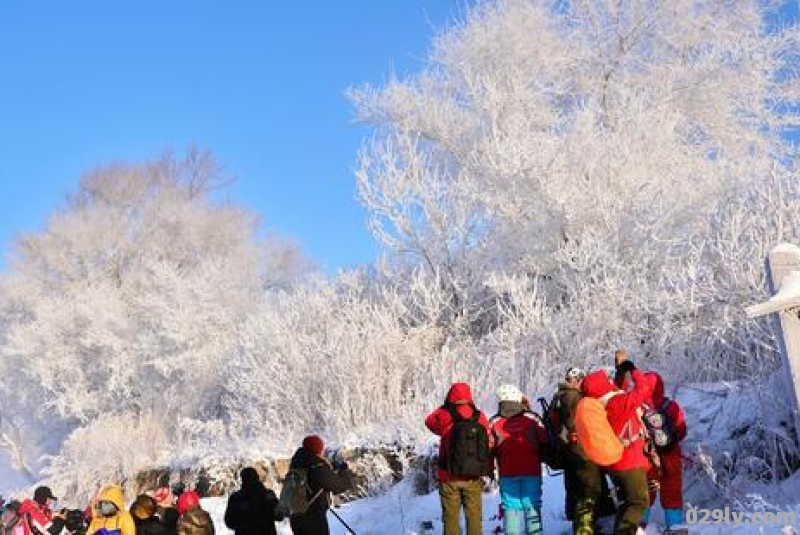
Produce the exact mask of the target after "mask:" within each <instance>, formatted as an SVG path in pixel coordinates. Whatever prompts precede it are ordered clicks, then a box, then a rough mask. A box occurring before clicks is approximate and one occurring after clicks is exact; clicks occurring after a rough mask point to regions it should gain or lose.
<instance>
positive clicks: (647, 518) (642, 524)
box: [639, 507, 653, 529]
mask: <svg viewBox="0 0 800 535" xmlns="http://www.w3.org/2000/svg"><path fill="white" fill-rule="evenodd" d="M652 510H653V508H652V507H648V508H647V509H645V511H644V514H643V515H642V519H641V520H640V521H639V527H640V528H642V529H645V528H647V524H649V523H650V511H652Z"/></svg>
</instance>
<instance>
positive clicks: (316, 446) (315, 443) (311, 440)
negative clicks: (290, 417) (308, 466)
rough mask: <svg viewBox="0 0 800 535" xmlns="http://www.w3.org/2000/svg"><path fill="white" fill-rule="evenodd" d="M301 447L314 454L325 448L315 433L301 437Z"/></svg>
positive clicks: (320, 453) (319, 453) (320, 452)
mask: <svg viewBox="0 0 800 535" xmlns="http://www.w3.org/2000/svg"><path fill="white" fill-rule="evenodd" d="M303 448H305V449H306V450H308V451H309V452H311V453H313V454H314V455H322V452H323V451H324V450H325V443H324V442H322V439H321V438H320V437H318V436H317V435H308V436H307V437H306V438H304V439H303Z"/></svg>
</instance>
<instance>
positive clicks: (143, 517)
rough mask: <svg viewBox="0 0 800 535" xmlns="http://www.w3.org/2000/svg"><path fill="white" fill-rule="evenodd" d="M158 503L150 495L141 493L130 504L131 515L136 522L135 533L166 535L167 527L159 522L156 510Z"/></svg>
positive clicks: (137, 534)
mask: <svg viewBox="0 0 800 535" xmlns="http://www.w3.org/2000/svg"><path fill="white" fill-rule="evenodd" d="M157 511H158V505H157V504H156V501H155V500H154V499H153V497H152V496H148V495H147V494H141V495H139V496H137V497H136V500H135V501H134V502H133V505H131V516H132V517H133V523H134V524H136V535H167V534H168V530H167V528H166V527H165V526H164V525H163V524H162V523H161V520H159V518H158V516H156V512H157Z"/></svg>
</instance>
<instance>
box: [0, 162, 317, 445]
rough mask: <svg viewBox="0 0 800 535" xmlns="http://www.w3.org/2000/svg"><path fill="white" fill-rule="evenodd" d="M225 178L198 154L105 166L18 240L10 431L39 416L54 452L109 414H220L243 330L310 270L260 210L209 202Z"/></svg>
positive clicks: (6, 337) (8, 306) (8, 373)
mask: <svg viewBox="0 0 800 535" xmlns="http://www.w3.org/2000/svg"><path fill="white" fill-rule="evenodd" d="M226 182H227V178H226V177H225V175H224V174H223V173H222V171H221V169H220V168H219V166H218V165H217V164H216V163H215V162H214V160H213V158H212V157H211V155H210V154H208V153H202V152H199V151H196V150H192V151H190V152H189V153H187V155H186V157H184V158H181V159H177V158H175V157H173V156H169V155H168V156H165V157H163V158H161V159H159V160H156V161H153V162H148V163H144V164H119V165H112V166H108V167H103V168H99V169H97V170H95V171H93V172H91V173H89V174H87V175H86V176H85V177H83V178H82V179H81V181H80V185H79V186H78V189H77V191H76V192H75V193H74V194H73V195H71V196H70V197H69V199H68V201H67V203H66V205H65V206H64V207H63V209H61V210H59V211H58V212H57V213H56V214H54V215H53V216H52V217H51V218H50V220H49V221H48V223H47V225H46V227H45V228H44V230H42V231H41V232H37V233H33V234H29V235H26V236H23V237H21V238H20V239H19V240H18V242H17V244H16V248H15V250H14V254H13V256H12V258H11V260H10V262H9V272H8V274H7V275H5V276H4V280H3V295H2V297H3V299H2V305H3V317H4V320H5V323H4V325H5V329H4V331H3V343H2V346H1V347H0V357H1V358H0V367H2V372H3V376H4V378H6V379H7V380H4V381H3V383H2V387H0V395H2V397H3V403H2V405H3V406H4V407H5V408H6V409H10V410H8V411H7V414H8V415H9V416H10V417H13V418H15V419H16V420H18V421H10V420H8V421H6V419H4V421H3V423H4V424H7V425H4V426H3V428H4V429H8V430H9V434H8V436H11V433H12V431H13V432H14V433H17V434H16V435H15V436H16V437H17V439H16V442H19V441H20V440H21V438H22V437H23V436H24V433H22V431H23V430H24V429H26V428H27V429H28V430H30V429H31V423H32V422H35V426H34V427H33V430H34V431H36V433H35V434H37V435H39V436H45V437H48V439H49V440H50V443H49V444H47V445H46V446H45V450H46V451H47V450H50V451H52V450H53V446H54V445H56V446H57V444H58V441H59V440H60V438H62V437H63V436H64V433H65V432H67V431H69V430H70V429H72V428H74V427H75V426H79V425H81V426H82V425H86V424H89V423H90V422H93V421H94V420H96V419H97V418H98V417H100V416H101V415H105V416H108V415H109V414H112V415H114V414H116V415H122V414H127V415H134V416H136V415H152V417H151V418H150V419H149V420H147V421H158V417H161V418H162V423H163V424H164V425H165V426H167V425H174V423H175V422H178V421H180V419H181V418H188V419H197V420H201V421H207V420H213V419H215V418H218V417H219V415H220V413H221V411H222V405H221V400H220V393H221V387H220V383H221V378H222V374H223V370H224V368H225V365H226V359H227V357H228V355H229V354H230V352H231V350H232V348H233V347H234V346H235V339H236V332H237V327H238V325H239V324H240V323H242V322H243V321H244V320H245V318H246V317H247V316H248V314H249V313H250V311H251V310H253V309H254V308H256V306H257V304H258V303H259V302H260V301H261V299H263V295H264V294H265V293H266V292H268V291H269V290H270V289H271V288H277V287H287V285H289V284H291V281H292V280H296V279H297V277H299V276H302V275H303V274H304V273H305V272H306V271H307V266H308V262H307V261H306V260H305V259H304V257H303V255H302V254H301V253H300V251H299V250H298V249H297V247H296V246H295V245H293V244H292V243H291V242H288V241H286V240H279V239H277V238H269V239H266V240H265V239H264V238H262V237H261V235H260V233H259V227H258V221H257V219H256V217H255V216H254V215H253V214H251V213H248V212H247V211H245V210H243V209H241V208H239V207H236V206H233V205H231V204H228V203H221V202H216V201H214V199H213V195H212V194H213V192H214V190H215V189H216V188H217V187H219V186H221V185H224V184H225V183H226ZM26 418H27V422H26V421H23V420H25V419H26ZM170 421H171V422H172V423H171V424H170V423H169V422H170ZM104 425H105V427H104V428H108V424H107V423H106V424H104ZM5 436H6V435H3V437H5ZM85 439H86V438H85V437H84V440H85ZM4 440H5V438H4ZM5 441H6V442H9V440H5ZM32 451H33V452H35V450H32Z"/></svg>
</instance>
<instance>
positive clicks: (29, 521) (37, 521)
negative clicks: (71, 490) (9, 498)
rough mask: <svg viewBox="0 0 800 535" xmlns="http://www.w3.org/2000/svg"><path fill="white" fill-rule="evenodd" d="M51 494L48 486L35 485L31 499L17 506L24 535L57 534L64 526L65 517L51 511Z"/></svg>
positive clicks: (53, 499) (54, 498)
mask: <svg viewBox="0 0 800 535" xmlns="http://www.w3.org/2000/svg"><path fill="white" fill-rule="evenodd" d="M57 500H58V498H56V497H55V496H53V492H52V491H51V490H50V487H37V488H36V490H35V491H33V499H32V500H25V501H24V502H22V505H21V506H20V508H19V514H20V515H22V518H23V520H24V523H23V526H24V528H25V535H58V534H59V533H61V530H62V529H63V528H64V523H65V518H64V515H63V514H61V513H55V514H54V513H53V509H52V507H53V503H54V502H56V501H57Z"/></svg>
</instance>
